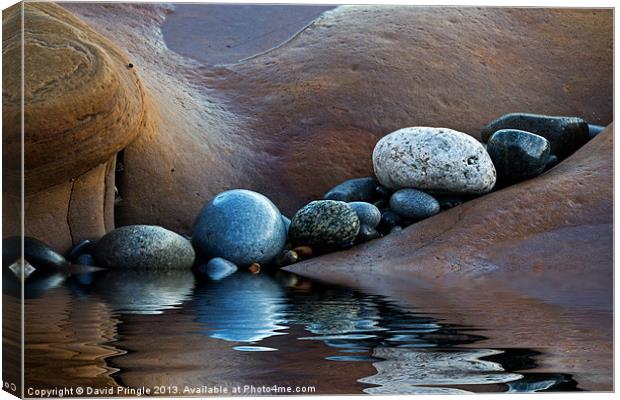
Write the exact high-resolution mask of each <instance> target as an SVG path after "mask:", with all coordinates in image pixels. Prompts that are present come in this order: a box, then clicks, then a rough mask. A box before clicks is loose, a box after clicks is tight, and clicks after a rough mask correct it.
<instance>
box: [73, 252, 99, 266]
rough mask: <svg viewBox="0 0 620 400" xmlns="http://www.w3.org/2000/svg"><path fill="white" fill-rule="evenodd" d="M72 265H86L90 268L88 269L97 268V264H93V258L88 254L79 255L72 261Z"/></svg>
mask: <svg viewBox="0 0 620 400" xmlns="http://www.w3.org/2000/svg"><path fill="white" fill-rule="evenodd" d="M73 264H77V265H86V266H90V267H95V266H97V263H96V262H95V257H93V256H92V255H91V254H88V253H84V254H80V255H79V256H78V257H77V258H76V259H75V260H74V261H73Z"/></svg>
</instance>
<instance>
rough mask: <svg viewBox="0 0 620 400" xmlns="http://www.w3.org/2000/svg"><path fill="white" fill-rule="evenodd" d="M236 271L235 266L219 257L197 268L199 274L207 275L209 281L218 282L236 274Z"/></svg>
mask: <svg viewBox="0 0 620 400" xmlns="http://www.w3.org/2000/svg"><path fill="white" fill-rule="evenodd" d="M237 269H238V268H237V266H236V265H235V264H233V263H231V262H230V261H228V260H225V259H223V258H221V257H215V258H212V259H211V260H209V262H208V263H206V264H202V265H200V266H199V267H198V271H199V272H201V273H203V274H205V275H207V276H208V277H209V279H211V280H214V281H219V280H221V279H224V278H226V277H227V276H229V275H232V274H234V273H235V272H237Z"/></svg>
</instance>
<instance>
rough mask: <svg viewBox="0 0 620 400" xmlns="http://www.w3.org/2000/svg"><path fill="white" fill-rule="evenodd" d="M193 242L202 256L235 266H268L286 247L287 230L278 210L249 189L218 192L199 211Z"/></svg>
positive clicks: (265, 198)
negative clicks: (218, 259)
mask: <svg viewBox="0 0 620 400" xmlns="http://www.w3.org/2000/svg"><path fill="white" fill-rule="evenodd" d="M192 241H193V243H194V246H195V247H196V250H198V252H199V253H201V254H202V255H204V256H205V257H210V258H212V257H222V258H225V259H227V260H229V261H231V262H233V263H235V264H237V265H238V266H247V265H250V264H252V263H254V262H256V263H259V264H264V263H268V262H269V261H270V260H271V259H273V258H274V257H275V256H276V255H278V254H279V253H280V252H281V251H282V249H284V245H285V244H286V227H285V223H284V220H283V219H282V215H281V214H280V211H279V210H278V209H277V207H276V206H275V205H274V204H273V203H272V202H271V200H269V199H268V198H267V197H265V196H263V195H262V194H260V193H256V192H253V191H250V190H244V189H234V190H228V191H226V192H223V193H220V194H218V195H217V196H215V197H214V198H213V199H212V200H211V201H209V202H208V203H207V204H206V205H205V206H204V207H203V208H202V210H201V211H200V214H199V215H198V217H197V218H196V222H195V223H194V230H193V234H192Z"/></svg>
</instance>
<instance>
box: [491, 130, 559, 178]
mask: <svg viewBox="0 0 620 400" xmlns="http://www.w3.org/2000/svg"><path fill="white" fill-rule="evenodd" d="M549 149H550V147H549V141H548V140H547V139H545V138H544V137H542V136H538V135H535V134H533V133H530V132H526V131H521V130H518V129H502V130H499V131H497V132H495V133H494V134H493V135H492V136H491V138H490V139H489V141H488V143H487V150H488V152H489V155H490V156H491V160H493V164H494V165H495V168H496V170H497V177H498V179H499V180H501V181H506V182H518V181H522V180H525V179H529V178H533V177H535V176H537V175H540V174H541V173H542V172H543V170H544V169H545V165H547V159H548V158H549Z"/></svg>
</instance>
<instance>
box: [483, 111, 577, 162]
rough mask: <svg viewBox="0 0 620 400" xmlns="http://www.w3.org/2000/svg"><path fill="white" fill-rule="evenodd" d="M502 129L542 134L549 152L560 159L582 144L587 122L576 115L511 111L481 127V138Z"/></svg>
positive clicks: (489, 136) (488, 136)
mask: <svg viewBox="0 0 620 400" xmlns="http://www.w3.org/2000/svg"><path fill="white" fill-rule="evenodd" d="M502 129H518V130H522V131H526V132H531V133H534V134H536V135H538V136H542V137H544V138H545V139H547V140H548V141H549V144H550V146H551V153H553V154H555V155H556V156H557V157H558V159H560V160H562V159H564V158H566V157H568V156H569V155H571V154H572V153H574V152H575V150H577V149H578V148H580V147H581V146H583V145H584V144H585V143H586V142H587V141H588V137H589V129H588V123H587V122H586V121H584V120H583V119H581V118H577V117H558V116H550V115H538V114H526V113H513V114H506V115H503V116H501V117H500V118H498V119H496V120H495V121H493V122H491V123H489V124H488V125H487V126H485V127H484V128H483V129H482V132H481V136H482V140H483V141H485V142H487V141H488V140H489V139H490V138H491V136H492V135H493V134H494V133H495V132H497V131H499V130H502Z"/></svg>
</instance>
